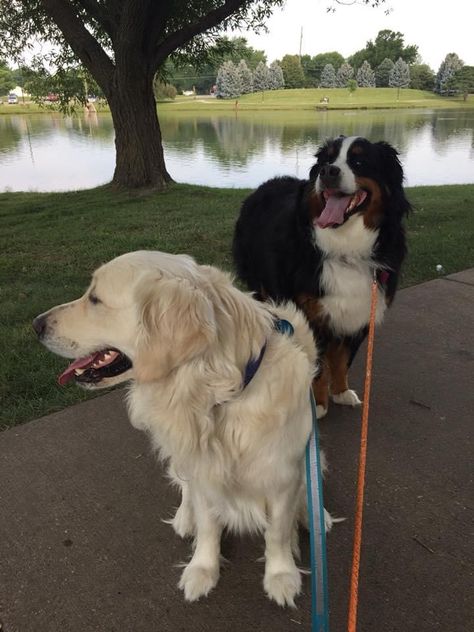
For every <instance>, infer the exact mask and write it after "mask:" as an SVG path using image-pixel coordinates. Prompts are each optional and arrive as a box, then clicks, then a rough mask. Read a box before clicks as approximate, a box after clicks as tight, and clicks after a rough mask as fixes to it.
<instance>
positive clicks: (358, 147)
mask: <svg viewBox="0 0 474 632" xmlns="http://www.w3.org/2000/svg"><path fill="white" fill-rule="evenodd" d="M350 151H351V154H356V155H357V156H360V155H361V154H363V153H364V148H363V147H362V145H353V146H352V147H351V150H350Z"/></svg>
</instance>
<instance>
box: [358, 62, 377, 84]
mask: <svg viewBox="0 0 474 632" xmlns="http://www.w3.org/2000/svg"><path fill="white" fill-rule="evenodd" d="M356 79H357V85H358V86H359V87H360V88H375V72H374V71H373V70H372V68H371V67H370V64H369V62H368V61H364V63H363V64H362V66H361V67H360V68H359V70H358V71H357V77H356Z"/></svg>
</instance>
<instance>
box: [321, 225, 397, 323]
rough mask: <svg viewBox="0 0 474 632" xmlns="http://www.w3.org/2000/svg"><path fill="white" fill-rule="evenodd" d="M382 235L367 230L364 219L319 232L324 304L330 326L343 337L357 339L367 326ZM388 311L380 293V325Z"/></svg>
mask: <svg viewBox="0 0 474 632" xmlns="http://www.w3.org/2000/svg"><path fill="white" fill-rule="evenodd" d="M377 236H378V231H374V230H369V229H367V228H366V227H365V226H364V222H363V219H362V217H361V216H353V217H352V218H350V219H349V220H348V221H347V222H346V223H345V224H344V225H343V226H340V227H339V228H337V229H332V228H325V229H319V228H317V229H316V231H315V241H316V244H317V246H318V247H319V248H320V249H321V250H322V251H323V253H324V255H325V257H326V258H325V260H324V263H323V269H322V273H321V277H320V286H321V289H322V290H323V293H324V296H323V298H322V299H321V300H320V304H321V305H322V308H323V311H324V314H325V315H326V316H327V317H328V320H329V326H330V327H331V329H332V330H333V331H334V332H335V333H337V334H339V335H353V334H356V333H357V332H358V331H360V330H361V329H362V328H363V327H365V326H367V324H368V322H369V316H370V296H371V286H372V279H373V270H374V262H373V260H372V253H373V249H374V246H375V243H376V241H377ZM385 309H386V304H385V300H384V296H383V292H381V291H380V290H379V296H378V301H377V315H376V322H377V323H379V322H381V320H382V318H383V314H384V312H385Z"/></svg>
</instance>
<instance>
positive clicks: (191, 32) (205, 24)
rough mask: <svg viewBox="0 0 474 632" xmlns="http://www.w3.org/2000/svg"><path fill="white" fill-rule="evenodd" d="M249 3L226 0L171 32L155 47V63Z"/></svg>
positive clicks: (243, 0) (242, 0)
mask: <svg viewBox="0 0 474 632" xmlns="http://www.w3.org/2000/svg"><path fill="white" fill-rule="evenodd" d="M246 4H249V0H225V2H224V4H223V5H222V6H221V7H218V8H217V9H214V10H213V11H210V12H209V13H207V14H206V15H203V16H202V17H201V18H199V19H198V20H195V21H194V22H193V23H192V24H188V25H186V26H184V27H183V28H181V29H179V30H178V31H175V32H174V33H171V34H170V35H169V36H168V37H167V38H166V39H165V40H163V42H161V43H160V44H158V45H157V46H156V47H155V51H154V59H153V65H154V66H155V68H157V67H158V66H159V65H160V64H161V63H162V62H163V61H164V60H165V59H166V58H167V57H168V55H170V54H171V53H172V52H173V51H175V50H176V49H177V48H180V47H182V46H184V44H187V43H188V42H189V41H190V40H191V39H192V38H193V37H195V36H196V35H199V33H203V32H204V31H207V30H209V29H211V28H212V27H214V26H217V25H218V24H220V23H221V22H222V21H223V20H225V19H226V18H228V17H229V16H231V15H232V14H233V13H235V12H236V11H237V10H238V9H240V8H242V7H243V6H245V5H246Z"/></svg>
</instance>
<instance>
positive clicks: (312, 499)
mask: <svg viewBox="0 0 474 632" xmlns="http://www.w3.org/2000/svg"><path fill="white" fill-rule="evenodd" d="M274 327H275V329H276V331H278V332H279V333H281V334H284V335H285V334H286V335H288V336H292V335H293V333H294V328H293V325H292V324H291V323H290V322H289V321H287V320H283V319H279V318H276V319H275V322H274ZM266 346H267V345H266V344H265V345H264V346H263V347H262V350H261V351H260V354H259V356H258V358H256V359H251V360H249V362H248V364H247V366H246V368H245V373H244V379H243V388H245V387H246V386H247V385H248V384H249V383H250V381H251V380H252V378H253V376H254V375H255V373H256V372H257V370H258V368H259V366H260V364H261V362H262V359H263V355H264V353H265V349H266ZM310 401H311V416H312V430H311V435H310V437H309V440H308V443H307V445H306V490H307V494H308V517H309V541H310V549H311V632H329V597H328V573H327V560H326V527H325V524H324V504H323V477H322V470H321V457H320V454H319V441H318V425H317V421H318V420H317V415H316V402H315V401H314V395H313V391H312V390H310Z"/></svg>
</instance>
